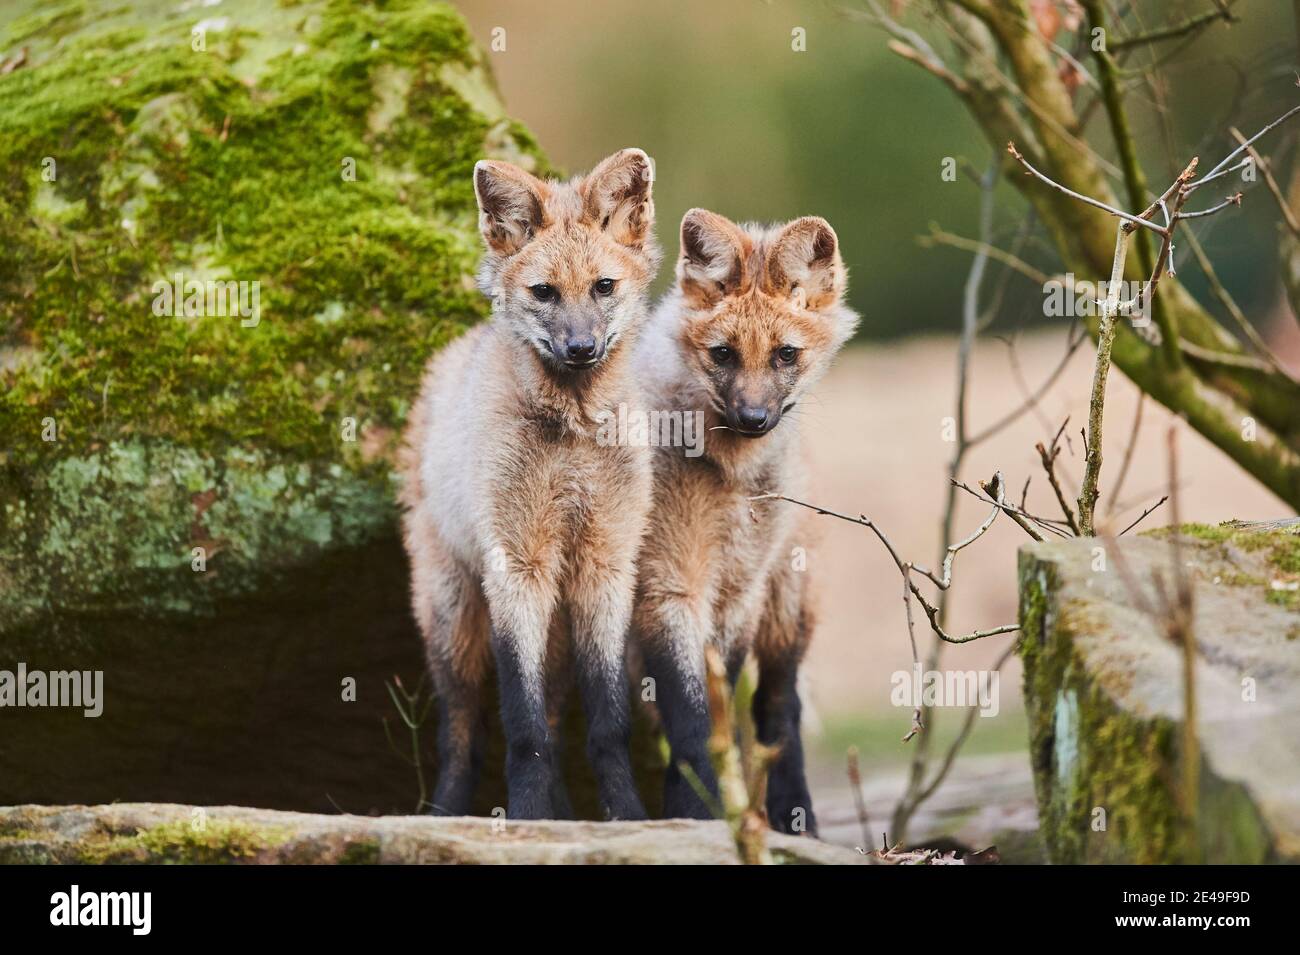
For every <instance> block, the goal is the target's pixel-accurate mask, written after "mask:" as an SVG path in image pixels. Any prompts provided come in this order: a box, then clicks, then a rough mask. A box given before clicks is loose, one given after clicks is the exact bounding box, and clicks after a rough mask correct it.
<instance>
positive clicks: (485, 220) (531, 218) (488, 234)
mask: <svg viewBox="0 0 1300 955" xmlns="http://www.w3.org/2000/svg"><path fill="white" fill-rule="evenodd" d="M548 193H549V187H548V186H547V185H546V183H544V182H542V181H541V180H540V179H538V178H537V177H536V176H533V175H531V174H529V173H527V172H524V170H522V169H520V168H519V167H518V166H515V165H512V164H511V163H508V162H496V161H493V160H487V159H482V160H479V161H478V162H477V163H475V164H474V195H475V196H476V197H477V198H478V209H479V216H478V227H479V231H480V232H482V233H483V241H484V242H486V243H487V246H488V248H489V249H491V250H492V251H493V252H497V253H499V254H501V255H514V254H515V253H516V252H518V251H519V250H520V249H522V248H523V247H524V246H525V245H527V244H528V242H529V240H531V239H532V237H533V235H534V234H536V232H537V231H538V230H539V229H541V228H542V226H543V225H545V224H546V205H545V203H546V197H547V195H548Z"/></svg>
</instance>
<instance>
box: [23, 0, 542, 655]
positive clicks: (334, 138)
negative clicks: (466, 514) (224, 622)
mask: <svg viewBox="0 0 1300 955" xmlns="http://www.w3.org/2000/svg"><path fill="white" fill-rule="evenodd" d="M19 51H25V60H24V62H23V65H21V66H20V67H18V68H16V69H13V70H12V71H11V72H9V73H8V74H7V75H3V76H0V234H3V236H4V241H3V243H0V632H4V633H10V632H13V631H14V630H15V629H16V628H23V627H31V626H40V627H41V628H43V629H45V630H47V631H48V630H53V631H55V632H56V633H57V634H59V635H62V634H63V633H64V632H65V631H66V630H67V629H68V628H66V627H63V626H62V625H61V619H62V618H64V617H65V616H66V615H67V614H68V613H71V612H93V613H105V612H120V611H124V610H129V611H132V612H136V611H145V612H157V613H171V612H183V613H192V612H203V611H210V610H212V609H213V608H214V607H215V605H216V604H217V603H218V602H219V601H220V600H221V599H223V598H226V597H230V596H233V595H246V594H253V593H258V592H262V591H264V590H265V589H266V587H267V586H268V583H271V582H272V581H273V578H274V577H275V576H276V575H277V574H278V573H280V572H283V571H286V570H291V569H292V568H294V567H295V566H298V565H301V564H304V563H309V562H311V561H314V560H316V559H317V558H318V557H319V556H320V555H321V554H323V553H325V552H328V551H331V550H335V549H338V548H341V547H352V546H357V545H360V544H364V543H366V542H369V541H372V540H375V539H376V538H379V537H382V536H384V535H389V534H391V532H392V527H393V518H394V512H393V503H392V502H393V495H392V488H391V486H390V485H391V472H390V467H389V465H390V462H391V459H392V452H393V450H394V445H395V443H396V441H397V439H398V436H399V434H400V429H401V426H402V423H403V420H404V417H405V414H406V411H407V407H408V405H409V402H410V400H411V398H412V396H413V394H414V390H415V387H416V383H417V380H418V376H419V373H420V370H421V368H422V366H423V363H424V361H425V359H427V357H428V356H429V354H430V353H431V352H432V351H433V350H434V349H436V348H437V347H438V346H439V345H440V344H442V343H443V342H445V341H447V340H448V338H450V337H451V336H453V335H455V334H456V333H457V332H458V331H459V330H460V329H462V328H463V327H464V326H465V325H466V324H468V323H472V322H474V321H477V320H478V319H479V318H481V317H482V316H483V315H484V313H485V303H484V301H483V299H482V297H481V295H480V294H479V293H478V292H477V291H476V290H475V287H474V283H473V282H472V279H471V276H472V272H473V269H474V266H475V261H476V258H477V256H478V254H479V253H478V240H477V230H476V229H475V210H474V197H473V190H472V186H471V174H470V173H471V169H472V167H473V163H474V161H475V160H476V159H479V158H481V157H483V156H485V155H489V156H504V157H508V158H510V159H513V160H515V161H519V162H523V163H524V164H525V165H529V166H531V167H532V168H534V169H537V168H539V167H543V166H544V163H543V161H542V159H541V158H540V156H539V154H538V152H537V149H536V147H535V145H534V143H533V141H532V139H531V137H530V136H529V135H528V134H527V133H526V132H525V131H524V130H523V129H522V128H521V127H520V126H518V125H517V124H515V123H513V122H512V121H510V120H508V119H506V118H505V117H504V113H503V110H502V108H501V106H500V104H499V102H498V101H497V100H496V98H495V95H494V93H493V86H492V81H491V78H490V75H489V73H488V71H487V69H486V67H485V65H484V64H483V63H482V58H481V54H480V53H479V52H478V51H477V50H476V48H475V46H474V44H473V42H472V39H471V37H470V35H469V33H468V31H467V29H466V27H465V25H464V23H463V21H462V20H461V18H460V17H459V15H458V14H457V13H456V12H455V11H454V10H453V9H451V8H450V7H449V6H447V5H445V4H441V3H429V2H425V0H410V2H391V3H364V2H324V0H321V2H303V3H281V4H279V5H276V4H270V3H264V2H258V0H224V2H223V3H221V4H219V5H216V6H206V5H203V4H177V3H164V2H156V3H152V2H143V3H137V4H129V5H121V4H114V3H111V2H86V0H76V2H68V3H49V2H46V0H33V2H24V0H18V2H17V3H11V4H6V5H5V11H4V13H3V14H0V60H3V59H4V58H5V57H6V56H11V55H17V54H18V53H19ZM543 171H544V170H543ZM196 283H197V284H196ZM218 283H221V284H218ZM225 283H234V284H236V285H238V284H239V283H244V284H245V286H246V287H245V289H243V290H242V291H243V293H244V295H243V297H242V298H239V299H238V305H242V306H243V310H240V309H239V307H238V305H235V304H232V298H233V296H231V297H227V295H226V290H227V289H228V288H229V287H228V286H227V285H225ZM254 283H256V284H255V285H254ZM213 288H215V289H216V293H215V294H213ZM254 288H256V299H254ZM174 289H179V290H180V292H181V295H180V297H179V298H177V297H176V296H174V295H173V296H172V298H173V301H170V302H168V301H165V300H163V301H160V299H163V298H164V296H166V295H167V294H168V292H170V291H171V290H174ZM196 290H197V291H199V292H200V294H199V296H198V297H197V298H196V297H194V292H195V291H196ZM234 291H236V292H237V291H240V290H239V289H235V290H234ZM254 301H256V305H257V309H256V314H254V313H253V309H252V305H253V303H254ZM213 312H216V313H217V314H213ZM196 548H201V549H202V550H201V552H196V550H195V549H196ZM199 563H203V564H206V569H204V570H201V571H196V570H195V569H194V568H195V566H196V564H199Z"/></svg>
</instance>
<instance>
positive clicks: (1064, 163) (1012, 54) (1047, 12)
mask: <svg viewBox="0 0 1300 955" xmlns="http://www.w3.org/2000/svg"><path fill="white" fill-rule="evenodd" d="M919 6H920V4H916V3H907V2H905V0H897V2H895V3H893V4H892V5H891V8H890V9H891V11H892V13H890V12H886V11H885V9H884V8H883V7H882V6H881V5H880V4H879V3H877V2H876V0H868V7H869V8H870V10H871V11H872V15H873V17H874V19H875V20H876V21H877V22H878V23H879V24H880V25H881V26H882V27H883V28H884V29H885V30H886V31H887V32H888V33H889V34H890V35H891V37H892V39H891V40H890V49H891V50H893V51H894V52H895V53H897V54H899V55H900V56H902V57H904V58H906V59H908V60H910V61H912V62H914V63H916V64H918V65H920V66H921V67H923V68H924V69H926V70H928V71H929V72H930V73H931V74H933V75H934V76H936V77H937V78H939V79H940V80H941V81H943V82H944V83H945V84H947V86H948V87H949V89H950V90H952V91H953V92H954V93H955V94H956V95H957V96H958V97H959V98H960V100H961V101H962V102H963V103H964V104H965V106H966V107H967V109H968V110H969V112H970V113H971V115H972V116H973V117H974V118H975V120H976V121H977V123H978V124H979V126H980V128H981V129H982V131H983V132H984V134H985V135H986V136H987V138H988V139H989V140H990V141H991V142H992V143H993V144H994V145H995V146H1005V145H1006V144H1007V143H1008V142H1014V143H1015V144H1016V146H1017V148H1018V149H1019V150H1020V151H1021V152H1022V153H1023V154H1024V155H1025V156H1026V157H1027V158H1028V160H1029V161H1030V162H1031V163H1032V164H1033V165H1034V166H1035V167H1036V168H1037V169H1040V170H1042V171H1044V172H1045V173H1046V174H1047V175H1048V176H1050V177H1051V178H1052V179H1054V180H1055V181H1056V182H1058V183H1060V184H1062V185H1064V186H1066V187H1068V188H1069V189H1071V190H1073V191H1074V192H1076V193H1080V194H1082V195H1085V196H1091V197H1094V198H1097V199H1100V200H1102V201H1103V202H1106V203H1107V204H1109V205H1112V206H1119V207H1121V208H1128V209H1129V210H1130V211H1131V212H1133V213H1134V214H1137V213H1139V212H1141V211H1142V210H1143V209H1145V208H1146V207H1147V206H1148V205H1149V204H1150V203H1151V202H1152V201H1153V200H1154V199H1155V198H1156V195H1157V194H1158V193H1152V191H1151V190H1150V189H1149V188H1148V184H1151V185H1154V186H1156V187H1157V188H1158V189H1161V190H1163V188H1164V186H1165V184H1166V180H1165V179H1164V174H1163V173H1161V174H1160V175H1158V176H1148V175H1147V173H1146V172H1145V170H1144V168H1143V165H1142V163H1141V162H1140V160H1139V158H1138V150H1137V148H1136V144H1135V141H1134V137H1133V133H1132V125H1131V122H1130V118H1129V114H1128V110H1129V100H1130V99H1131V98H1133V97H1134V95H1135V92H1136V91H1137V90H1138V89H1139V88H1140V87H1141V86H1142V85H1143V84H1145V83H1150V82H1152V80H1153V78H1154V79H1158V78H1159V75H1160V71H1161V70H1162V69H1163V68H1164V66H1165V64H1166V63H1167V62H1168V61H1169V59H1170V56H1169V54H1167V53H1166V52H1164V48H1165V47H1166V46H1168V47H1170V48H1172V50H1173V54H1174V55H1176V53H1177V51H1178V49H1179V46H1180V43H1185V42H1188V41H1189V40H1190V39H1193V38H1195V37H1196V36H1197V35H1198V34H1199V33H1200V32H1201V31H1204V30H1207V29H1210V28H1212V27H1213V26H1215V25H1216V24H1222V23H1223V22H1225V21H1226V22H1231V21H1234V20H1235V19H1236V18H1237V16H1238V15H1237V13H1236V12H1235V10H1234V8H1235V7H1236V6H1237V4H1236V2H1235V0H1213V2H1210V0H1207V2H1206V3H1205V4H1204V9H1203V10H1201V11H1200V12H1197V13H1192V14H1188V15H1186V16H1184V17H1182V18H1178V17H1177V16H1174V17H1172V18H1171V20H1170V21H1169V22H1166V23H1161V24H1156V25H1151V26H1147V25H1144V24H1143V23H1142V21H1141V19H1140V17H1139V16H1138V14H1137V13H1136V11H1135V9H1134V8H1135V6H1136V5H1124V4H1121V5H1120V6H1121V7H1125V8H1126V12H1125V15H1124V18H1123V19H1122V20H1120V19H1115V20H1111V19H1109V16H1110V14H1109V10H1108V5H1105V4H1103V3H1102V2H1101V0H996V2H995V0H934V2H933V3H932V4H929V5H927V8H928V9H931V10H932V11H933V13H934V16H932V17H930V18H929V22H930V24H931V28H930V29H931V31H932V32H933V31H935V30H937V31H938V32H939V33H940V34H942V35H944V36H946V37H947V47H948V49H947V51H946V52H944V53H942V54H941V53H940V52H938V51H937V50H936V46H938V45H939V42H938V41H937V40H935V41H934V42H931V41H930V40H928V39H927V38H926V37H925V36H923V35H922V34H921V33H919V32H917V31H914V30H912V29H910V28H909V27H907V26H905V25H904V24H903V23H901V22H899V20H898V19H895V17H901V16H903V15H904V14H905V13H907V12H911V11H910V8H912V7H919ZM1297 8H1298V12H1300V3H1298V4H1297ZM1071 38H1072V39H1073V52H1071V51H1069V50H1067V49H1066V48H1065V45H1066V44H1069V43H1070V42H1071ZM1156 47H1160V48H1161V52H1160V53H1159V54H1158V55H1157V54H1156V53H1154V52H1153V50H1154V48H1156ZM1139 53H1141V54H1143V58H1142V62H1141V64H1140V65H1139V66H1136V67H1129V66H1128V64H1129V62H1130V60H1132V59H1133V58H1134V57H1135V56H1136V55H1137V54H1139ZM1148 54H1149V55H1148ZM1259 72H1260V73H1261V74H1263V77H1261V76H1255V77H1253V79H1256V80H1258V79H1261V78H1264V77H1266V76H1267V75H1268V71H1266V70H1260V71H1259ZM1291 105H1294V104H1291V103H1287V104H1283V106H1282V108H1281V109H1277V110H1276V112H1278V113H1280V112H1283V111H1284V110H1285V109H1286V108H1287V107H1289V106H1291ZM1097 110H1100V111H1101V113H1102V115H1104V116H1105V118H1106V120H1107V123H1108V127H1109V131H1110V135H1111V138H1112V139H1113V142H1114V146H1115V155H1116V162H1115V163H1114V165H1113V166H1112V164H1111V163H1110V162H1108V161H1107V160H1106V159H1105V158H1104V157H1103V156H1101V155H1100V154H1099V153H1098V152H1097V151H1096V150H1094V149H1093V147H1092V146H1091V145H1090V144H1089V143H1088V142H1087V141H1086V140H1085V139H1084V136H1083V133H1084V130H1085V127H1086V125H1087V123H1088V120H1089V117H1090V116H1091V115H1092V114H1093V113H1094V111H1097ZM1219 132H1222V133H1226V132H1227V128H1226V126H1224V128H1223V129H1222V130H1220V129H1218V128H1216V127H1215V120H1214V119H1212V118H1210V117H1203V129H1202V130H1201V131H1200V133H1201V134H1202V135H1204V134H1210V135H1213V134H1214V133H1219ZM1247 132H1248V133H1252V132H1254V130H1249V129H1248V130H1247ZM1216 139H1217V137H1216ZM1235 145H1236V144H1235V143H1233V144H1232V145H1231V146H1224V147H1219V146H1215V147H1213V154H1210V155H1208V157H1207V158H1208V159H1209V160H1210V162H1211V164H1213V163H1214V162H1217V160H1218V159H1219V158H1220V157H1221V156H1222V155H1227V154H1228V153H1229V152H1230V151H1231V150H1232V148H1235ZM1261 145H1262V144H1261ZM1188 158H1190V157H1183V162H1184V163H1185V162H1186V159H1188ZM1108 169H1114V171H1115V172H1117V173H1118V177H1117V178H1119V179H1120V181H1121V182H1122V186H1123V192H1124V197H1123V199H1117V198H1116V197H1115V196H1114V193H1113V191H1112V188H1111V184H1110V182H1109V181H1108V179H1107V175H1106V172H1107V170H1108ZM1012 181H1013V182H1015V184H1016V185H1017V188H1018V189H1019V190H1020V191H1021V193H1022V194H1023V195H1024V197H1025V199H1026V200H1027V201H1028V202H1029V203H1030V204H1031V206H1032V207H1033V209H1034V212H1035V213H1036V214H1037V216H1038V217H1039V218H1040V219H1041V220H1042V222H1043V223H1044V225H1045V227H1046V230H1047V233H1048V235H1049V237H1050V239H1051V241H1052V244H1053V245H1054V247H1055V249H1056V251H1057V253H1058V255H1059V256H1060V260H1061V264H1062V265H1063V267H1064V269H1065V270H1066V271H1068V272H1073V273H1077V274H1079V275H1081V276H1085V275H1086V276H1105V275H1107V274H1109V270H1110V264H1111V258H1112V253H1113V251H1114V240H1115V235H1114V233H1115V220H1114V219H1112V218H1111V217H1110V216H1108V215H1107V214H1106V213H1105V212H1103V211H1101V210H1099V209H1097V208H1094V207H1091V206H1088V205H1085V204H1083V203H1080V202H1078V201H1077V200H1076V199H1073V198H1071V197H1070V196H1067V195H1065V194H1064V193H1063V192H1061V191H1059V190H1056V189H1052V188H1044V186H1043V184H1042V183H1041V182H1039V181H1037V180H1035V179H1033V178H1031V177H1028V176H1023V175H1013V176H1012ZM1169 181H1172V176H1171V177H1169ZM1225 181H1226V180H1225ZM1261 196H1262V193H1261ZM1298 200H1300V189H1298V188H1297V187H1295V186H1294V185H1293V187H1292V189H1291V205H1292V207H1293V208H1294V207H1295V205H1296V203H1297V201H1298ZM1139 231H1141V232H1142V233H1143V234H1141V235H1139V236H1137V237H1136V246H1135V252H1136V254H1135V255H1132V256H1131V257H1130V258H1129V263H1128V268H1127V271H1126V272H1125V278H1126V279H1128V280H1131V281H1135V282H1143V281H1145V280H1146V279H1147V278H1148V276H1150V274H1151V270H1152V267H1153V264H1154V261H1155V253H1154V250H1153V248H1152V245H1151V244H1150V242H1149V237H1148V236H1147V235H1146V234H1145V230H1139ZM1184 240H1185V241H1187V242H1189V243H1191V244H1193V246H1194V243H1195V239H1194V238H1192V237H1188V236H1185V237H1184ZM1283 254H1284V256H1288V258H1287V259H1286V260H1284V265H1285V266H1286V268H1287V275H1288V278H1290V279H1291V281H1289V282H1288V286H1289V288H1291V289H1297V288H1300V282H1297V281H1296V280H1295V275H1296V271H1297V268H1298V267H1300V266H1298V265H1297V263H1298V262H1300V253H1297V252H1296V251H1295V243H1294V242H1288V243H1286V244H1284V248H1283ZM1198 258H1200V259H1201V260H1202V264H1203V268H1205V270H1206V277H1207V279H1210V284H1211V286H1212V288H1213V289H1214V291H1215V293H1216V294H1217V295H1218V296H1219V297H1220V300H1221V302H1222V303H1223V304H1224V307H1225V308H1226V309H1227V311H1228V312H1229V314H1232V315H1234V316H1236V317H1238V319H1239V320H1240V321H1241V325H1240V328H1239V334H1240V335H1241V337H1240V338H1238V337H1237V336H1236V335H1234V334H1232V333H1231V332H1230V331H1229V330H1228V329H1227V328H1226V327H1224V325H1223V324H1221V323H1220V322H1218V321H1216V320H1215V318H1213V317H1212V316H1211V314H1210V312H1209V311H1207V309H1206V307H1205V306H1204V305H1202V303H1201V302H1199V301H1197V299H1196V298H1195V297H1194V296H1193V295H1192V294H1191V293H1190V292H1189V291H1188V290H1187V288H1186V287H1185V286H1184V285H1183V284H1182V283H1180V282H1179V281H1178V280H1176V279H1174V278H1173V277H1172V276H1169V277H1167V278H1165V280H1164V281H1162V282H1161V284H1160V293H1159V295H1158V296H1157V297H1156V299H1155V302H1154V306H1155V307H1154V319H1155V326H1156V328H1157V329H1158V331H1159V334H1158V335H1154V336H1152V335H1142V334H1139V333H1138V332H1136V331H1134V329H1133V328H1131V327H1130V326H1129V325H1128V324H1127V323H1121V326H1120V332H1119V334H1118V335H1117V337H1116V340H1115V345H1114V360H1115V363H1116V364H1117V365H1118V366H1119V367H1120V369H1122V370H1123V371H1124V373H1125V374H1127V375H1128V376H1129V377H1130V378H1131V379H1132V380H1133V381H1134V382H1135V383H1136V384H1137V385H1138V386H1139V387H1140V388H1141V389H1142V390H1143V391H1145V392H1146V393H1148V394H1150V395H1151V396H1152V397H1154V398H1155V399H1156V400H1158V401H1159V402H1161V403H1162V404H1164V405H1165V406H1167V407H1168V408H1170V409H1171V410H1173V411H1175V412H1178V413H1180V414H1182V415H1184V416H1185V417H1186V419H1187V421H1188V423H1189V424H1190V425H1191V426H1192V427H1193V428H1195V429H1196V430H1197V431H1199V432H1200V433H1201V434H1203V435H1204V436H1205V437H1206V438H1208V439H1209V440H1210V441H1211V442H1213V443H1214V444H1215V445H1217V446H1218V447H1219V448H1220V449H1222V450H1223V451H1224V452H1225V453H1226V454H1228V455H1229V456H1230V457H1231V458H1232V459H1233V460H1234V461H1236V462H1237V463H1238V464H1240V465H1241V466H1242V467H1243V468H1245V469H1246V471H1248V472H1249V473H1250V474H1251V475H1253V476H1254V477H1256V478H1257V479H1258V480H1259V481H1260V482H1261V483H1263V484H1264V485H1266V486H1267V487H1268V488H1269V489H1270V490H1271V491H1273V493H1275V494H1277V495H1278V496H1279V497H1280V498H1282V499H1283V500H1284V501H1286V502H1287V503H1289V504H1290V505H1291V506H1293V507H1300V383H1297V381H1296V380H1295V379H1294V378H1293V377H1292V376H1291V375H1289V374H1288V373H1287V372H1286V371H1285V370H1284V369H1283V368H1282V367H1281V366H1280V365H1279V364H1278V363H1277V362H1276V360H1275V359H1273V357H1272V356H1271V355H1270V354H1269V353H1268V351H1267V348H1265V347H1264V346H1263V344H1262V342H1261V341H1260V340H1259V339H1258V336H1256V335H1255V334H1254V333H1253V330H1252V329H1251V328H1250V326H1249V324H1248V323H1246V322H1245V321H1244V319H1243V317H1242V316H1241V311H1240V309H1238V308H1236V307H1235V303H1232V302H1231V299H1228V298H1227V293H1226V292H1225V291H1224V290H1223V289H1222V287H1221V286H1220V285H1218V284H1217V283H1216V282H1214V280H1213V279H1212V268H1210V267H1208V265H1207V264H1206V261H1205V259H1204V257H1203V256H1200V255H1198ZM1089 321H1090V330H1091V332H1092V333H1093V335H1094V336H1095V335H1096V333H1097V326H1098V320H1097V318H1096V317H1093V318H1091V319H1090V320H1089ZM1248 346H1250V347H1249V348H1248Z"/></svg>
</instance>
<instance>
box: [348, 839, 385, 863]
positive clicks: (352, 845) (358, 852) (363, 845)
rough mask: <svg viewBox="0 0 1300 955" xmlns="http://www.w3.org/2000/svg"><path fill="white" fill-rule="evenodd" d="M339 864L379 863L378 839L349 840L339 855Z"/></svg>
mask: <svg viewBox="0 0 1300 955" xmlns="http://www.w3.org/2000/svg"><path fill="white" fill-rule="evenodd" d="M339 865H379V840H378V839H359V840H356V841H354V842H349V843H348V844H347V845H346V846H345V847H344V848H343V854H342V855H341V856H340V857H339Z"/></svg>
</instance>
